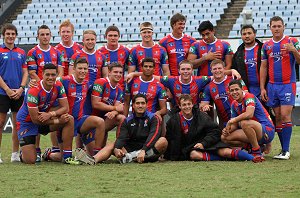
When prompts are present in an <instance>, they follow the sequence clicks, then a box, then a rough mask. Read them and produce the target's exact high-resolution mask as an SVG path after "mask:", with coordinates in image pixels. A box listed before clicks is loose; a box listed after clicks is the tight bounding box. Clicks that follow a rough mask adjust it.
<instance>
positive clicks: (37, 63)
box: [27, 45, 63, 79]
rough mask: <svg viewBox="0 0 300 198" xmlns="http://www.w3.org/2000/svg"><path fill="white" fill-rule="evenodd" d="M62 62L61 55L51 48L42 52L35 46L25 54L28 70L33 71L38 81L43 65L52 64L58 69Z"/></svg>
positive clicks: (41, 74)
mask: <svg viewBox="0 0 300 198" xmlns="http://www.w3.org/2000/svg"><path fill="white" fill-rule="evenodd" d="M62 60H63V58H62V56H61V53H60V52H59V51H58V50H56V49H55V48H54V47H52V46H50V47H49V49H48V50H43V49H41V48H40V46H39V45H37V46H35V47H34V48H32V49H31V50H29V52H28V53H27V65H28V70H35V71H36V74H37V76H38V77H39V78H40V79H42V78H43V68H44V65H45V64H47V63H52V64H54V65H56V66H58V67H62Z"/></svg>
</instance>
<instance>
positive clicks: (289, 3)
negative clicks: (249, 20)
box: [229, 0, 300, 38]
mask: <svg viewBox="0 0 300 198" xmlns="http://www.w3.org/2000/svg"><path fill="white" fill-rule="evenodd" d="M299 3H300V1H299V0H264V1H256V0H248V1H247V4H246V6H245V7H244V9H243V12H244V11H246V10H252V17H253V26H254V27H255V28H256V29H257V37H270V36H271V32H270V30H269V20H270V18H271V17H272V16H275V15H278V16H281V17H282V18H283V20H284V21H285V23H286V24H285V25H286V29H285V34H287V35H292V36H299V35H300V34H299V33H300V31H299V26H300V25H299V26H297V25H298V24H299V20H300V18H299V17H298V16H299V9H300V4H299ZM242 23H243V16H242V13H241V14H240V16H239V18H238V19H237V20H236V23H235V24H234V25H233V28H232V30H231V31H230V33H229V38H239V37H240V29H241V25H242Z"/></svg>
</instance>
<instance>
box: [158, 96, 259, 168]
mask: <svg viewBox="0 0 300 198" xmlns="http://www.w3.org/2000/svg"><path fill="white" fill-rule="evenodd" d="M193 105H194V104H193V99H192V97H191V96H190V95H188V94H182V95H181V96H180V97H179V108H180V112H178V113H176V114H174V115H173V116H172V117H171V118H170V120H169V121H168V122H167V134H166V138H167V141H168V148H167V151H166V153H165V154H164V158H165V159H170V160H194V161H213V160H223V159H226V158H232V159H236V160H249V161H250V160H252V161H253V162H259V161H260V159H257V158H255V157H254V156H252V155H250V154H248V153H246V152H244V151H242V150H239V149H231V148H229V146H228V145H227V144H225V143H223V142H221V130H220V129H219V127H218V124H217V123H214V122H213V120H212V119H211V118H210V117H209V116H208V115H207V114H206V113H204V112H201V111H200V110H199V109H198V108H197V107H195V106H193Z"/></svg>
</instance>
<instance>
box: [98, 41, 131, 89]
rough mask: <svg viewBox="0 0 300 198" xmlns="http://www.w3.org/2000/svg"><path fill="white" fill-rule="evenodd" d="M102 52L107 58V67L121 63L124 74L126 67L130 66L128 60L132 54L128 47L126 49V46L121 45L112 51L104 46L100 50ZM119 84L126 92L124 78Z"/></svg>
mask: <svg viewBox="0 0 300 198" xmlns="http://www.w3.org/2000/svg"><path fill="white" fill-rule="evenodd" d="M100 52H101V53H102V54H103V55H104V56H105V59H106V63H107V65H109V64H110V63H115V62H117V63H120V64H121V65H122V66H123V72H124V70H125V65H127V64H128V58H129V54H130V51H129V49H128V48H127V47H125V46H124V45H119V47H118V48H117V49H116V50H110V49H108V48H107V46H103V47H101V48H100ZM123 75H124V73H123ZM119 84H120V85H121V86H122V89H123V90H124V88H125V84H124V76H123V78H122V79H121V80H120V82H119Z"/></svg>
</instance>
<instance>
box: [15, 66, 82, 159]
mask: <svg viewBox="0 0 300 198" xmlns="http://www.w3.org/2000/svg"><path fill="white" fill-rule="evenodd" d="M57 73H58V71H57V67H56V66H55V65H53V64H51V63H50V64H46V65H45V66H44V68H43V80H41V81H40V82H39V83H38V86H36V87H32V88H30V89H29V90H28V92H27V93H26V96H25V100H24V103H23V105H22V107H21V109H20V110H19V112H18V114H17V130H18V138H19V141H20V146H21V150H22V155H21V160H22V161H23V162H24V163H26V164H34V163H35V162H36V156H37V155H36V149H35V140H36V136H37V135H38V134H43V135H46V134H47V133H49V132H53V131H59V130H61V137H62V141H63V143H62V150H63V159H64V160H63V162H64V163H66V164H79V161H76V160H74V159H73V158H72V140H73V131H74V119H73V116H71V115H69V114H68V111H69V106H68V100H67V96H66V93H65V89H64V87H63V85H62V84H61V82H56V77H57ZM56 99H58V102H59V108H58V109H57V110H55V111H51V112H49V109H50V108H51V107H52V105H53V103H54V102H55V100H56Z"/></svg>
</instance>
